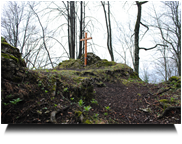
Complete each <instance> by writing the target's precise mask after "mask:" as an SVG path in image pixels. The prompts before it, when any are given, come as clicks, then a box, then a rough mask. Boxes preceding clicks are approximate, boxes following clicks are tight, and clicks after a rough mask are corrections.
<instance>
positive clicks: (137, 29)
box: [134, 1, 167, 74]
mask: <svg viewBox="0 0 182 144" xmlns="http://www.w3.org/2000/svg"><path fill="white" fill-rule="evenodd" d="M147 2H148V1H143V2H139V1H136V5H137V8H138V13H137V20H136V24H135V29H134V36H135V38H134V44H135V60H134V69H135V71H136V72H137V73H138V74H139V59H140V57H139V50H141V49H143V50H152V49H154V48H156V47H157V46H167V45H163V44H156V45H155V46H154V47H151V48H144V47H139V32H140V24H141V25H142V26H144V27H146V28H147V31H148V30H149V27H148V26H147V25H145V24H143V23H142V22H141V13H142V5H143V4H145V3H147ZM147 31H146V32H147ZM146 32H145V33H144V35H145V34H146ZM144 35H143V36H144Z"/></svg>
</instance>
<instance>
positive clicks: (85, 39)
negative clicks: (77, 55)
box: [80, 33, 92, 66]
mask: <svg viewBox="0 0 182 144" xmlns="http://www.w3.org/2000/svg"><path fill="white" fill-rule="evenodd" d="M89 39H92V37H89V38H87V33H85V38H84V39H81V40H80V41H85V61H84V62H85V63H84V65H85V66H87V40H89Z"/></svg>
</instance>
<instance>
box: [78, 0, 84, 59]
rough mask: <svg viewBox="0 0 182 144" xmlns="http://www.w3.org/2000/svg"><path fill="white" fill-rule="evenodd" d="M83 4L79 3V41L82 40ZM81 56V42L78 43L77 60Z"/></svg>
mask: <svg viewBox="0 0 182 144" xmlns="http://www.w3.org/2000/svg"><path fill="white" fill-rule="evenodd" d="M82 3H83V2H82V1H81V2H80V37H79V39H82V24H83V21H82V19H83V17H82V16H83V4H82ZM81 56H82V41H79V54H78V58H81Z"/></svg>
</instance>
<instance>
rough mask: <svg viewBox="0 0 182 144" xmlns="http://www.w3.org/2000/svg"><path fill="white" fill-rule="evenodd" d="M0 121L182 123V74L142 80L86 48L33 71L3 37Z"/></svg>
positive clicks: (120, 65) (124, 67) (130, 69)
mask: <svg viewBox="0 0 182 144" xmlns="http://www.w3.org/2000/svg"><path fill="white" fill-rule="evenodd" d="M1 48H2V49H1V63H2V77H1V81H2V84H1V103H2V114H1V116H2V123H60V124H63V123H67V124H78V123H86V124H91V123H99V124H105V123H119V124H131V123H132V124H133V123H181V117H180V115H179V114H180V112H181V107H180V104H181V99H180V98H181V88H180V86H181V77H171V78H170V79H169V81H168V82H166V83H161V84H159V85H152V84H147V83H144V82H143V81H142V80H141V79H140V78H139V77H138V74H137V73H135V72H134V71H133V70H132V68H130V67H129V66H127V65H125V64H121V63H115V62H112V61H107V60H103V59H100V58H99V57H98V56H96V55H95V54H93V53H88V65H87V66H86V67H84V55H82V57H81V59H77V60H73V59H70V60H66V61H63V62H61V63H60V64H59V65H58V66H57V67H55V68H54V69H38V70H30V69H28V68H26V64H25V62H24V60H23V59H22V58H21V54H20V53H19V50H18V49H17V48H14V47H12V46H11V45H9V44H8V43H7V42H6V40H5V39H4V38H1Z"/></svg>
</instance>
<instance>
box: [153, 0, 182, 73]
mask: <svg viewBox="0 0 182 144" xmlns="http://www.w3.org/2000/svg"><path fill="white" fill-rule="evenodd" d="M163 4H164V5H165V8H166V9H168V12H167V13H162V14H161V15H158V14H157V12H156V10H155V8H154V12H155V17H154V19H155V21H156V25H153V27H156V28H157V29H158V30H159V31H160V35H161V38H162V41H164V42H165V43H166V44H167V45H168V49H167V50H168V51H170V52H171V54H172V56H171V57H170V59H172V60H173V61H174V63H175V64H176V67H177V68H178V75H179V76H181V9H180V3H179V1H171V2H163Z"/></svg>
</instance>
